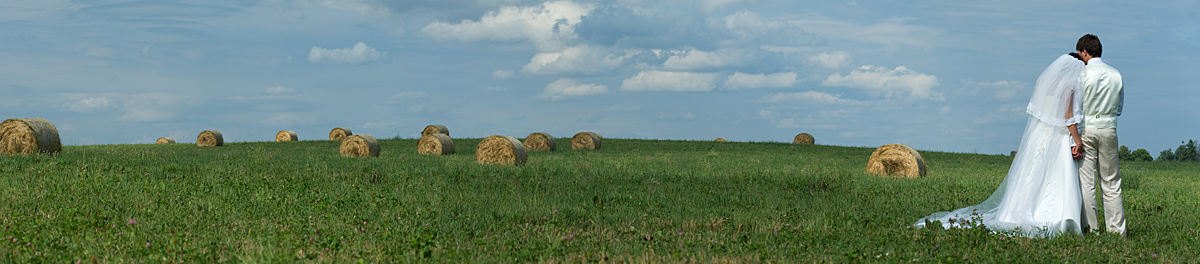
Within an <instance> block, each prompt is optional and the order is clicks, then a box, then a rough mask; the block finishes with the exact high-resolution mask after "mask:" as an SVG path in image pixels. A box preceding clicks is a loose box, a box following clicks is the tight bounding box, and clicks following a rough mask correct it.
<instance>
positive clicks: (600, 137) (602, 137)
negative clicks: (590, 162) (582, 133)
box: [587, 131, 604, 139]
mask: <svg viewBox="0 0 1200 264" xmlns="http://www.w3.org/2000/svg"><path fill="white" fill-rule="evenodd" d="M587 133H588V134H592V135H594V136H596V138H599V139H604V136H601V135H600V134H598V133H596V132H592V131H588V132H587Z"/></svg>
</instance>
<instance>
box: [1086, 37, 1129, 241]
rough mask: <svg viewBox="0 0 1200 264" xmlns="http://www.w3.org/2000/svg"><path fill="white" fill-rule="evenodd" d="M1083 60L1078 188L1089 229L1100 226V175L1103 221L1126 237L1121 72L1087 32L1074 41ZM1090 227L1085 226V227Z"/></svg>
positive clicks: (1096, 40)
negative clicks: (1120, 134) (1120, 154)
mask: <svg viewBox="0 0 1200 264" xmlns="http://www.w3.org/2000/svg"><path fill="white" fill-rule="evenodd" d="M1075 50H1076V51H1077V52H1079V56H1080V57H1081V58H1082V59H1083V61H1084V64H1086V65H1087V66H1084V69H1083V101H1082V103H1083V121H1082V124H1081V126H1082V127H1083V131H1081V132H1083V148H1084V149H1083V150H1084V152H1085V153H1086V154H1085V156H1084V158H1083V162H1082V163H1081V164H1080V166H1079V187H1080V189H1081V190H1082V192H1083V211H1084V215H1085V218H1087V221H1086V222H1085V224H1087V226H1088V227H1090V228H1091V230H1090V232H1094V231H1097V230H1099V229H1100V226H1099V223H1097V222H1098V221H1097V219H1096V198H1095V197H1096V176H1097V174H1096V173H1097V167H1098V168H1099V176H1100V191H1101V196H1100V197H1101V200H1103V201H1104V222H1105V225H1106V228H1107V229H1108V232H1113V233H1117V234H1120V235H1121V236H1122V237H1124V236H1125V207H1124V205H1123V204H1122V202H1121V199H1122V198H1121V171H1120V163H1119V162H1120V161H1119V160H1118V159H1117V148H1118V147H1117V116H1120V115H1121V110H1122V108H1123V107H1124V104H1125V91H1124V85H1123V84H1122V83H1121V73H1120V72H1118V71H1117V69H1115V68H1113V67H1112V66H1108V64H1105V63H1104V61H1103V60H1100V53H1101V52H1102V49H1101V46H1100V38H1098V37H1096V35H1092V34H1087V35H1083V37H1080V38H1079V42H1077V43H1075ZM1088 227H1084V229H1085V230H1087V229H1088Z"/></svg>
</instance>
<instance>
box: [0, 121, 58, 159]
mask: <svg viewBox="0 0 1200 264" xmlns="http://www.w3.org/2000/svg"><path fill="white" fill-rule="evenodd" d="M59 151H62V142H61V141H59V139H58V129H57V128H55V127H54V124H52V123H50V121H46V119H42V118H41V117H34V118H13V119H8V120H4V122H3V123H0V154H5V155H25V154H33V153H48V154H57V153H58V152H59Z"/></svg>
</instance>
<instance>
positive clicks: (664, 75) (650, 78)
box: [621, 71, 719, 92]
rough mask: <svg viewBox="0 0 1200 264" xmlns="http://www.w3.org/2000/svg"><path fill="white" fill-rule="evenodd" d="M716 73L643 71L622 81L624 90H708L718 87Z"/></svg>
mask: <svg viewBox="0 0 1200 264" xmlns="http://www.w3.org/2000/svg"><path fill="white" fill-rule="evenodd" d="M718 77H719V75H717V74H716V73H696V72H669V71H642V72H639V73H638V74H637V75H634V76H633V77H629V78H628V79H625V81H622V82H621V90H622V91H671V92H707V91H712V90H713V89H714V88H716V87H717V85H716V82H717V78H718Z"/></svg>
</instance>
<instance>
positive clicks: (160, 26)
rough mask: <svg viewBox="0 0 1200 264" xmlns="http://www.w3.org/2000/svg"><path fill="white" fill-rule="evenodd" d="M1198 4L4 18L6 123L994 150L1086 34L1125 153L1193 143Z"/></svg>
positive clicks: (33, 13)
mask: <svg viewBox="0 0 1200 264" xmlns="http://www.w3.org/2000/svg"><path fill="white" fill-rule="evenodd" d="M1197 12H1200V4H1197V3H1194V2H1190V1H1152V2H1145V1H1142V2H1135V3H1127V2H1126V1H1055V2H1052V3H1051V2H1050V1H989V2H978V3H974V2H972V1H967V2H964V1H849V2H839V1H768V0H663V1H649V0H615V1H590V0H576V1H524V0H479V1H466V0H447V1H424V0H421V1H415V0H414V1H409V0H398V1H384V0H341V1H334V0H311V1H309V0H298V1H281V0H265V1H222V0H206V1H199V0H195V1H177V0H164V1H115V0H114V1H108V0H84V1H5V3H4V4H0V118H14V117H20V118H23V117H35V116H36V117H44V118H46V119H48V120H50V121H52V122H54V124H55V125H56V126H57V127H58V129H59V133H60V136H61V138H62V141H63V142H64V143H66V144H71V145H86V144H143V143H153V142H154V139H156V138H158V137H163V136H168V137H174V138H176V140H178V141H180V142H194V141H195V137H196V135H197V134H198V133H199V132H200V131H203V130H208V129H216V130H219V131H221V132H222V133H223V134H224V135H225V138H226V140H227V141H269V140H273V139H274V135H275V132H278V131H279V130H293V131H296V133H297V134H299V136H300V138H301V139H302V140H315V139H325V138H327V137H326V134H327V133H328V131H329V130H330V129H331V128H333V127H349V128H351V129H352V130H353V132H354V133H356V134H371V135H374V136H375V137H378V138H390V137H393V136H397V135H398V136H400V137H404V138H414V137H418V136H419V133H420V131H421V129H422V128H424V126H425V125H429V124H444V125H446V126H447V127H449V128H450V130H451V135H453V136H454V137H485V136H488V135H493V134H501V135H508V136H515V137H519V138H523V137H525V136H526V135H528V134H529V133H531V132H548V133H550V134H552V135H554V136H556V137H569V136H571V135H573V134H574V133H576V132H579V131H595V132H598V133H600V134H602V135H604V136H605V137H611V138H647V139H684V140H712V139H714V138H718V137H723V138H726V139H730V140H733V141H779V142H790V141H791V138H792V137H793V136H794V135H796V134H798V133H801V132H807V133H810V134H813V135H814V136H815V138H816V141H817V143H819V144H829V145H842V146H867V147H875V146H879V145H883V144H888V143H902V144H907V145H910V146H913V147H915V148H917V149H920V150H936V151H951V152H975V153H988V154H1001V153H1004V154H1007V153H1008V152H1009V151H1011V150H1015V149H1016V147H1017V144H1018V142H1019V141H1020V136H1021V132H1022V131H1023V129H1024V124H1025V122H1024V121H1025V120H1026V115H1025V113H1024V108H1025V104H1026V103H1027V102H1028V100H1029V96H1030V92H1031V86H1032V83H1034V81H1035V80H1036V78H1037V75H1038V74H1039V73H1041V71H1042V69H1043V68H1044V67H1045V66H1046V65H1048V64H1049V63H1050V62H1051V61H1053V60H1054V59H1055V58H1056V57H1057V56H1058V55H1060V54H1063V53H1067V52H1071V51H1072V50H1073V49H1074V44H1075V41H1076V39H1078V37H1079V36H1081V35H1083V34H1086V33H1092V34H1096V35H1098V36H1099V37H1100V39H1101V41H1102V42H1103V44H1104V48H1105V49H1104V51H1105V52H1104V53H1103V55H1104V56H1103V58H1104V60H1105V61H1106V62H1108V63H1109V64H1110V65H1113V66H1114V67H1116V68H1117V69H1119V70H1120V71H1121V72H1122V75H1123V76H1124V80H1125V89H1126V107H1125V114H1124V116H1122V117H1121V118H1120V121H1119V122H1120V123H1119V130H1118V133H1119V136H1120V140H1121V144H1122V145H1127V146H1130V147H1131V148H1135V149H1136V148H1145V149H1147V150H1149V151H1150V152H1151V153H1158V152H1159V151H1161V150H1163V149H1174V148H1175V147H1176V146H1178V145H1179V142H1180V141H1181V140H1186V139H1200V134H1198V133H1197V132H1196V131H1200V122H1197V121H1198V120H1200V104H1197V102H1200V89H1196V88H1197V85H1196V83H1200V74H1196V73H1197V72H1200V64H1198V63H1196V62H1195V60H1194V59H1193V58H1190V57H1189V56H1188V55H1189V54H1193V53H1195V51H1196V50H1197V49H1198V48H1200V20H1198V19H1195V18H1194V14H1196V13H1197Z"/></svg>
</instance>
